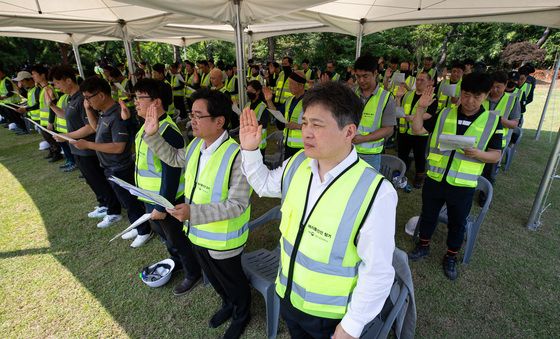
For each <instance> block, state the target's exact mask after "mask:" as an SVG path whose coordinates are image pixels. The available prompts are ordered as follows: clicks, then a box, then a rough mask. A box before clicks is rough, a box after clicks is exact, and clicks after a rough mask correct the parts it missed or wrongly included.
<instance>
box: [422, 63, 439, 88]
mask: <svg viewBox="0 0 560 339" xmlns="http://www.w3.org/2000/svg"><path fill="white" fill-rule="evenodd" d="M422 72H424V69H421V70H419V71H418V74H420V73H422ZM427 72H428V75H429V76H430V78H432V80H433V81H434V84H435V83H436V82H437V79H436V78H435V76H436V69H435V68H433V67H432V68H430V69H429V70H428V71H427Z"/></svg>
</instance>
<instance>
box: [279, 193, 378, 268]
mask: <svg viewBox="0 0 560 339" xmlns="http://www.w3.org/2000/svg"><path fill="white" fill-rule="evenodd" d="M368 187H369V186H368ZM347 244H348V242H346V244H344V245H342V246H343V247H344V250H346V245H347ZM282 245H283V247H284V252H286V255H287V256H289V257H291V256H292V252H293V250H294V247H293V246H292V244H290V242H289V241H288V240H286V238H284V237H282ZM343 257H344V253H343ZM342 259H343V258H340V262H341V263H342ZM329 260H331V259H329ZM337 260H338V259H337ZM296 262H297V263H298V264H300V265H301V266H303V267H305V268H306V269H308V270H310V271H314V272H318V273H323V274H328V275H336V276H339V277H347V278H352V277H355V276H356V274H358V265H359V263H358V264H356V266H355V267H341V266H335V265H331V264H325V263H323V262H319V261H316V260H313V259H311V258H310V257H308V256H306V255H305V254H303V253H302V252H299V251H298V253H297V255H296Z"/></svg>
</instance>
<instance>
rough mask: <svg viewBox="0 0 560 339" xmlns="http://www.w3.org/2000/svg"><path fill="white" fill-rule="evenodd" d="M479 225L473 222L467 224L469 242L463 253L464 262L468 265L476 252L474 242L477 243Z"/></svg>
mask: <svg viewBox="0 0 560 339" xmlns="http://www.w3.org/2000/svg"><path fill="white" fill-rule="evenodd" d="M479 228H480V226H479V225H476V224H475V223H471V224H470V225H468V226H467V244H466V246H465V251H464V254H463V264H465V265H467V264H468V263H469V262H470V261H471V256H472V254H473V252H474V244H475V243H476V237H477V235H478V229H479Z"/></svg>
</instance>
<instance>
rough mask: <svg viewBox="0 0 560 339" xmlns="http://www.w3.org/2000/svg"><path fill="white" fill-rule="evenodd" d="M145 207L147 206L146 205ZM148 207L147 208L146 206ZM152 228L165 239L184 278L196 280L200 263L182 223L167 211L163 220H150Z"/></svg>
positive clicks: (200, 272) (199, 270)
mask: <svg viewBox="0 0 560 339" xmlns="http://www.w3.org/2000/svg"><path fill="white" fill-rule="evenodd" d="M146 207H148V206H147V205H146ZM146 209H148V208H146ZM152 229H153V230H154V232H156V233H157V234H158V235H160V236H161V237H162V238H163V239H164V240H165V246H166V247H167V251H168V252H169V254H170V255H171V258H172V259H173V261H175V265H181V266H182V267H183V270H184V272H185V278H187V279H189V280H196V279H198V278H200V276H202V271H201V268H200V264H199V263H198V260H197V258H196V255H195V254H194V250H193V244H192V243H191V241H190V240H189V238H188V237H187V235H186V234H185V232H183V223H182V222H180V221H179V220H177V219H175V218H174V217H172V216H171V215H170V214H169V213H168V214H167V216H166V217H165V219H163V220H152Z"/></svg>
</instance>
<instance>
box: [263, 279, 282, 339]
mask: <svg viewBox="0 0 560 339" xmlns="http://www.w3.org/2000/svg"><path fill="white" fill-rule="evenodd" d="M274 286H275V285H274V284H273V285H271V286H270V287H269V288H268V289H267V291H266V297H265V298H264V301H265V304H266V334H267V336H268V338H269V339H274V338H276V335H277V334H278V321H279V318H280V300H279V299H278V296H277V295H276V292H275V288H274Z"/></svg>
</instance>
